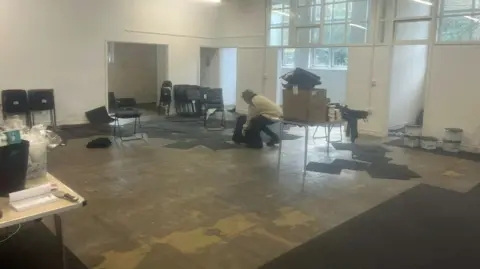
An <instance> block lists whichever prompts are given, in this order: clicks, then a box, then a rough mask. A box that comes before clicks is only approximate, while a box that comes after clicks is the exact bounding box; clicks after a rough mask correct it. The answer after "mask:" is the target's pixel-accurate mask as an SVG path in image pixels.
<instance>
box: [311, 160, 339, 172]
mask: <svg viewBox="0 0 480 269" xmlns="http://www.w3.org/2000/svg"><path fill="white" fill-rule="evenodd" d="M307 171H311V172H317V173H325V174H331V175H340V173H341V172H342V168H341V167H339V166H336V165H332V164H330V163H317V162H309V163H308V164H307Z"/></svg>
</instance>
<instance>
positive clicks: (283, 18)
mask: <svg viewBox="0 0 480 269" xmlns="http://www.w3.org/2000/svg"><path fill="white" fill-rule="evenodd" d="M289 21H290V10H289V9H284V10H272V14H271V17H270V25H271V26H284V25H288V23H289Z"/></svg>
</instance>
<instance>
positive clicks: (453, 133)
mask: <svg viewBox="0 0 480 269" xmlns="http://www.w3.org/2000/svg"><path fill="white" fill-rule="evenodd" d="M462 139H463V130H462V129H459V128H445V136H444V137H443V140H446V141H452V142H462Z"/></svg>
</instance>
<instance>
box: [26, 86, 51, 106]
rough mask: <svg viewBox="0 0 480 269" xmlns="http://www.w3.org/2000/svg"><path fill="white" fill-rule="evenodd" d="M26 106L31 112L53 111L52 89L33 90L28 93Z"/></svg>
mask: <svg viewBox="0 0 480 269" xmlns="http://www.w3.org/2000/svg"><path fill="white" fill-rule="evenodd" d="M28 104H29V108H30V110H31V111H44V110H53V109H55V97H54V92H53V89H33V90H29V91H28Z"/></svg>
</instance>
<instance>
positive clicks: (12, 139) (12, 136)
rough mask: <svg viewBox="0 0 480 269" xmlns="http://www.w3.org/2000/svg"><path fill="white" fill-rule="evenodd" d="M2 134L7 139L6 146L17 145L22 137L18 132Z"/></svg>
mask: <svg viewBox="0 0 480 269" xmlns="http://www.w3.org/2000/svg"><path fill="white" fill-rule="evenodd" d="M3 134H4V135H5V136H6V137H7V143H8V145H11V144H18V143H21V142H22V137H21V135H20V131H19V130H11V131H5V132H3Z"/></svg>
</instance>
